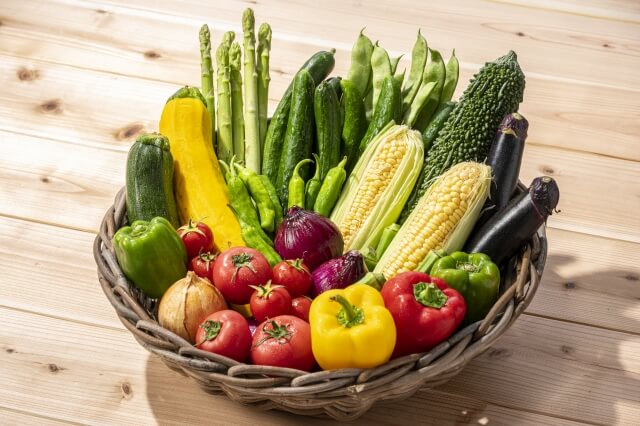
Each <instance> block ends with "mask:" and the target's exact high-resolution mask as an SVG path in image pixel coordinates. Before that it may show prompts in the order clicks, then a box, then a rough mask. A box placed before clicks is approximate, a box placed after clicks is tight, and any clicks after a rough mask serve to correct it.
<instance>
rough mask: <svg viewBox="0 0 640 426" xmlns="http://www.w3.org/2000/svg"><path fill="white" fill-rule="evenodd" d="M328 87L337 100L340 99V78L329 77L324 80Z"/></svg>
mask: <svg viewBox="0 0 640 426" xmlns="http://www.w3.org/2000/svg"><path fill="white" fill-rule="evenodd" d="M325 81H326V83H327V84H329V86H331V88H332V89H333V90H334V91H335V92H336V95H337V96H338V100H340V98H341V97H342V87H340V82H341V81H342V77H331V78H328V79H326V80H325Z"/></svg>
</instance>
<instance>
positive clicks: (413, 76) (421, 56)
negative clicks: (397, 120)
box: [402, 30, 429, 114]
mask: <svg viewBox="0 0 640 426" xmlns="http://www.w3.org/2000/svg"><path fill="white" fill-rule="evenodd" d="M428 53H429V51H428V47H427V40H426V39H425V38H424V37H423V36H422V34H421V33H420V30H418V38H417V39H416V43H415V44H414V45H413V50H412V51H411V68H410V70H409V78H407V80H406V81H405V84H404V86H403V87H402V113H403V114H406V112H407V111H408V110H409V107H410V106H411V103H412V102H413V98H415V96H416V94H417V93H418V89H419V88H420V84H421V83H422V74H423V72H424V67H425V65H427V54H428Z"/></svg>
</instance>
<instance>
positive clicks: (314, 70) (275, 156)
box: [262, 49, 336, 185]
mask: <svg viewBox="0 0 640 426" xmlns="http://www.w3.org/2000/svg"><path fill="white" fill-rule="evenodd" d="M334 54H335V49H332V50H330V51H328V52H327V51H320V52H317V53H315V54H314V55H313V56H312V57H311V58H309V59H308V60H307V62H305V63H304V64H303V65H302V67H301V68H300V71H301V70H307V71H308V72H309V74H311V77H312V78H313V81H314V83H315V84H316V85H317V84H318V83H320V82H321V81H322V80H324V79H325V78H326V77H327V76H328V75H329V73H331V71H332V70H333V67H334V65H335V63H336V62H335V58H334ZM292 92H293V82H291V84H290V85H289V87H288V88H287V90H286V91H285V92H284V94H283V95H282V98H281V100H280V103H279V104H278V106H277V108H276V110H275V112H274V113H273V116H272V117H271V121H270V122H269V126H268V128H267V135H266V137H265V142H264V150H263V152H262V174H263V175H266V176H267V177H268V178H269V180H270V181H271V182H272V183H273V184H274V185H277V177H278V169H279V167H280V157H281V154H282V145H283V143H284V136H285V133H286V131H287V123H288V120H289V109H290V108H291V94H292Z"/></svg>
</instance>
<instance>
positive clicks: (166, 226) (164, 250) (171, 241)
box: [113, 217, 187, 298]
mask: <svg viewBox="0 0 640 426" xmlns="http://www.w3.org/2000/svg"><path fill="white" fill-rule="evenodd" d="M113 248H114V251H115V253H116V258H117V259H118V264H119V265H120V268H122V272H124V275H125V276H126V277H127V278H128V279H129V280H131V281H132V282H133V284H135V286H136V287H138V288H139V289H140V290H142V291H143V292H144V293H145V294H146V295H147V296H149V297H153V298H159V297H161V296H162V295H163V294H164V292H165V291H166V290H167V289H168V288H169V287H171V285H172V284H173V283H175V282H176V281H178V280H179V279H180V278H183V277H184V276H185V275H186V274H187V268H186V264H187V251H186V249H185V247H184V243H183V242H182V239H181V238H180V236H179V235H178V233H177V232H176V230H175V229H174V227H173V225H171V223H170V222H169V221H168V220H167V219H165V218H163V217H154V218H153V219H151V220H150V221H148V222H147V221H144V220H136V221H135V222H133V223H132V224H131V226H125V227H122V228H120V229H119V230H118V232H116V234H115V235H114V236H113Z"/></svg>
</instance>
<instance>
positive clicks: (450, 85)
mask: <svg viewBox="0 0 640 426" xmlns="http://www.w3.org/2000/svg"><path fill="white" fill-rule="evenodd" d="M445 69H446V74H445V77H444V86H443V87H442V94H441V95H440V105H439V106H438V108H440V107H441V106H442V105H444V104H445V103H447V102H449V101H450V100H451V98H452V97H453V92H455V90H456V86H457V85H458V77H459V76H460V64H459V63H458V58H456V51H455V49H454V50H453V52H452V53H451V57H450V58H449V61H448V62H447V66H446V67H445Z"/></svg>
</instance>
